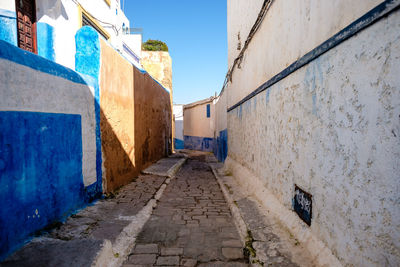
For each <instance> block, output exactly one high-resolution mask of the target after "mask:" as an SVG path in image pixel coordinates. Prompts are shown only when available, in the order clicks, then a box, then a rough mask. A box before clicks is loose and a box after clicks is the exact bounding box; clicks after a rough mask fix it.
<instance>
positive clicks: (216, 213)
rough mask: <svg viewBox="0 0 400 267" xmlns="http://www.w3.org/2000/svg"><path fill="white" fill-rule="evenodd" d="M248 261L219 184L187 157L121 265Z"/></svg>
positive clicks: (203, 164)
mask: <svg viewBox="0 0 400 267" xmlns="http://www.w3.org/2000/svg"><path fill="white" fill-rule="evenodd" d="M171 265H172V266H247V264H246V263H245V259H244V256H243V248H242V243H241V241H240V238H239V235H238V232H237V230H236V228H235V225H234V223H233V218H232V216H231V213H230V210H229V207H228V205H227V203H226V202H225V199H224V196H223V194H222V191H221V189H220V188H219V185H218V183H217V181H216V179H215V177H214V175H213V174H212V172H211V169H210V167H209V166H208V164H207V163H206V162H205V155H200V156H193V155H192V156H190V158H189V159H188V161H187V163H186V164H185V165H184V166H183V167H182V169H181V170H180V171H179V172H178V174H177V175H176V178H175V179H173V180H171V182H170V184H169V185H168V186H167V187H166V189H165V191H164V194H163V196H162V197H161V198H160V200H159V203H158V205H157V207H156V208H155V210H154V211H153V214H152V216H151V217H150V220H149V221H148V222H147V223H146V224H145V226H144V227H143V229H142V231H141V232H140V234H139V236H138V237H137V240H136V246H135V247H134V249H133V250H132V252H131V254H130V255H129V257H128V259H127V261H126V262H125V264H124V265H123V266H125V267H129V266H130V267H133V266H171Z"/></svg>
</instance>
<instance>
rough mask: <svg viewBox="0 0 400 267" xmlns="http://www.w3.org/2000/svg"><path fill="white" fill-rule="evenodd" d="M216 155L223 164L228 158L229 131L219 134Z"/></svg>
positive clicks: (215, 147) (215, 148) (215, 149)
mask: <svg viewBox="0 0 400 267" xmlns="http://www.w3.org/2000/svg"><path fill="white" fill-rule="evenodd" d="M214 155H215V157H216V158H217V159H218V160H219V161H221V162H224V161H225V159H226V157H227V156H228V130H227V129H225V130H223V131H220V132H219V136H217V140H216V144H215V146H214Z"/></svg>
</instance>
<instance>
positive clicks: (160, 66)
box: [141, 51, 172, 91]
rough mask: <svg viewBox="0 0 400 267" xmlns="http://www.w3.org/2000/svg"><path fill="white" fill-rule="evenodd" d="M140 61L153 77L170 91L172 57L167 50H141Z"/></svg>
mask: <svg viewBox="0 0 400 267" xmlns="http://www.w3.org/2000/svg"><path fill="white" fill-rule="evenodd" d="M141 62H142V65H143V68H144V69H145V70H146V71H147V72H148V73H149V74H150V75H151V76H153V78H154V79H156V80H157V81H158V82H159V83H161V84H162V85H163V86H164V87H165V88H167V89H170V90H171V91H172V59H171V57H170V55H169V53H168V52H164V51H142V60H141Z"/></svg>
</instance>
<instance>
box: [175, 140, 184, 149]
mask: <svg viewBox="0 0 400 267" xmlns="http://www.w3.org/2000/svg"><path fill="white" fill-rule="evenodd" d="M174 144H175V145H174V146H175V149H184V148H185V145H184V141H183V140H181V139H177V138H174Z"/></svg>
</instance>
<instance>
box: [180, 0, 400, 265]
mask: <svg viewBox="0 0 400 267" xmlns="http://www.w3.org/2000/svg"><path fill="white" fill-rule="evenodd" d="M399 7H400V1H399V0H387V1H382V0H368V1H366V0H352V1H348V0H335V1H314V0H299V1H286V0H275V1H264V0H252V1H242V0H228V1H227V11H228V18H227V27H228V66H229V72H228V77H227V81H226V86H225V87H224V89H223V91H222V92H221V94H220V98H219V101H218V103H217V104H216V122H217V123H216V132H217V133H218V132H221V131H224V130H226V131H227V136H228V157H227V159H226V161H225V167H226V168H228V169H229V170H230V172H231V173H233V177H235V178H236V179H237V181H238V182H239V184H240V185H242V186H243V188H246V189H248V190H250V191H249V192H248V193H249V194H252V195H253V196H255V198H257V199H258V200H259V202H260V205H263V206H264V207H266V209H267V210H268V211H270V212H271V214H274V215H275V216H276V217H277V218H278V219H279V220H280V222H281V223H282V225H284V226H286V228H287V229H289V230H290V231H291V233H292V234H293V236H294V237H295V238H297V240H298V241H299V242H300V243H301V245H304V246H305V247H307V248H308V249H309V251H310V253H311V255H312V256H313V258H314V259H315V262H314V264H315V265H317V266H318V265H319V266H321V265H325V266H328V265H329V266H340V265H344V266H399V265H400V252H399V251H400V231H399V229H400V228H399V222H400V208H399V201H398V200H399V186H400V182H399V181H400V139H399V138H400V121H399V114H400V90H399V88H400V79H399V73H400V60H399V58H400V42H399V40H400V9H399ZM255 22H257V23H255ZM185 121H186V118H185ZM302 191H305V192H302ZM300 193H301V194H302V196H308V197H307V198H308V199H307V203H309V204H310V205H304V207H303V209H302V208H299V205H298V204H299V203H298V201H297V199H298V196H300ZM307 193H308V194H307ZM303 200H304V198H303ZM296 203H297V204H296ZM304 203H305V202H304ZM304 203H303V204H304Z"/></svg>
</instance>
